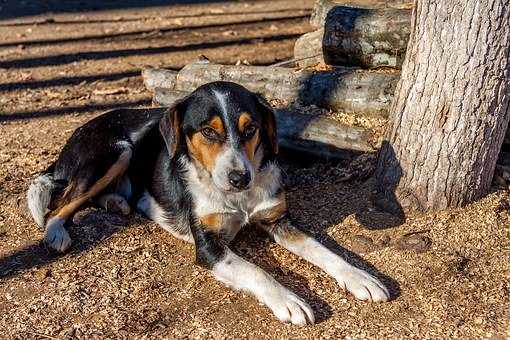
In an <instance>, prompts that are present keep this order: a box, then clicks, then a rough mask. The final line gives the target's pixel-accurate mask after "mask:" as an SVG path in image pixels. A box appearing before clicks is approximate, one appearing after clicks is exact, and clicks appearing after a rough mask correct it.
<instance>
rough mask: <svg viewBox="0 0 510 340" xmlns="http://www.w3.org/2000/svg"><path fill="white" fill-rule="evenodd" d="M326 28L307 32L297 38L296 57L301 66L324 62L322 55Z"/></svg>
mask: <svg viewBox="0 0 510 340" xmlns="http://www.w3.org/2000/svg"><path fill="white" fill-rule="evenodd" d="M323 35H324V30H323V29H322V28H321V29H318V30H316V31H313V32H310V33H306V34H304V35H302V36H301V37H299V38H298V39H297V40H296V44H295V45H294V59H295V60H296V64H297V65H298V66H299V67H308V66H313V65H316V64H318V63H320V62H324V58H323V57H322V36H323Z"/></svg>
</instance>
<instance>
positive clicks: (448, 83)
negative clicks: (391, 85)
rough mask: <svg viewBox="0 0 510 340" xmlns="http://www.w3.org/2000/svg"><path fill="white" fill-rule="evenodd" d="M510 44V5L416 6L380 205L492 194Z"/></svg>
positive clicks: (508, 85) (455, 2) (382, 162)
mask: <svg viewBox="0 0 510 340" xmlns="http://www.w3.org/2000/svg"><path fill="white" fill-rule="evenodd" d="M509 41H510V4H509V3H508V1H501V0H479V1H464V0H450V1H430V0H418V1H417V2H416V4H415V9H414V11H413V19H412V33H411V37H410V42H409V46H408V49H407V54H406V58H405V62H404V65H403V71H402V78H401V80H400V81H399V84H398V86H397V89H396V93H395V99H394V101H393V104H392V107H391V110H390V122H389V126H388V130H387V133H386V136H385V140H386V141H385V142H383V146H382V148H381V151H380V154H379V160H378V165H377V170H376V177H377V181H378V192H379V195H378V203H379V204H381V205H383V206H384V207H386V208H392V207H393V208H395V209H400V208H402V209H403V210H404V211H405V210H422V211H423V210H439V209H443V208H447V207H458V206H462V205H465V204H467V203H469V202H472V201H474V200H476V199H478V198H480V197H482V196H484V195H485V194H486V193H487V192H488V189H489V187H490V184H491V180H492V177H493V173H494V168H495V165H496V160H497V156H498V152H499V150H500V147H501V143H502V141H503V137H504V135H505V131H506V128H507V126H508V121H509V115H510V113H509V93H510V92H509V91H510V79H509V78H510V60H509V58H510V56H509V52H510V49H509V46H510V44H509ZM395 204H396V205H395Z"/></svg>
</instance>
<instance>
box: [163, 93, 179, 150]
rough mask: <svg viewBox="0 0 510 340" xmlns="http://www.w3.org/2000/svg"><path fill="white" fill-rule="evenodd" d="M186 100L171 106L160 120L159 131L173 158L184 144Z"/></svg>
mask: <svg viewBox="0 0 510 340" xmlns="http://www.w3.org/2000/svg"><path fill="white" fill-rule="evenodd" d="M183 102H184V101H179V102H178V103H177V104H175V105H174V106H172V107H171V108H169V109H168V110H167V111H166V112H165V113H164V114H163V117H162V118H161V119H160V121H159V132H160V133H161V136H162V137H163V140H164V141H165V144H166V148H167V149H168V154H169V155H170V158H173V157H174V156H175V154H176V153H177V152H178V150H179V149H180V147H181V145H182V138H183V134H182V115H183V110H184V105H183Z"/></svg>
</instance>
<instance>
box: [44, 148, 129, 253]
mask: <svg viewBox="0 0 510 340" xmlns="http://www.w3.org/2000/svg"><path fill="white" fill-rule="evenodd" d="M131 154H132V151H131V149H130V148H128V149H125V150H124V151H123V152H122V153H121V154H120V156H119V158H118V159H117V161H116V162H115V163H113V165H112V166H111V167H110V168H109V169H108V170H107V171H106V173H105V174H104V175H103V176H102V177H101V178H99V180H97V181H96V182H95V183H94V184H92V185H91V186H89V187H88V188H87V187H86V186H84V185H80V184H78V185H71V186H69V190H66V192H65V193H64V198H63V199H61V200H60V203H59V204H58V207H57V208H56V209H55V210H53V211H52V212H51V213H50V217H49V219H48V220H47V222H46V233H45V236H44V241H45V242H46V243H47V244H48V246H50V247H51V248H53V249H55V250H57V251H59V252H64V251H66V250H67V249H68V248H69V246H70V245H71V238H70V237H69V233H68V232H67V230H66V229H65V228H64V224H65V222H66V221H67V220H68V219H69V218H70V217H71V216H72V215H73V214H74V213H75V212H76V210H78V209H79V208H80V207H81V206H82V205H83V204H84V203H86V202H88V201H90V200H92V199H93V198H95V197H96V196H98V195H99V194H101V192H102V191H103V190H104V189H105V188H106V187H108V185H110V184H111V183H112V182H113V181H114V180H116V179H118V178H119V177H120V176H122V175H123V174H124V173H125V172H126V170H127V168H128V166H129V162H130V160H131Z"/></svg>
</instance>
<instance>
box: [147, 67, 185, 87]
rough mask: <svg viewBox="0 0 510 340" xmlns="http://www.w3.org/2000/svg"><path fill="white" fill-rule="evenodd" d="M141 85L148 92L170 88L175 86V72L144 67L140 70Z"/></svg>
mask: <svg viewBox="0 0 510 340" xmlns="http://www.w3.org/2000/svg"><path fill="white" fill-rule="evenodd" d="M142 78H143V84H144V85H145V87H146V88H147V89H148V90H151V91H152V90H154V89H156V88H158V87H162V88H170V87H172V86H173V84H175V80H176V78H177V72H176V71H172V70H166V69H164V68H153V67H146V68H144V69H143V70H142Z"/></svg>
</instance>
